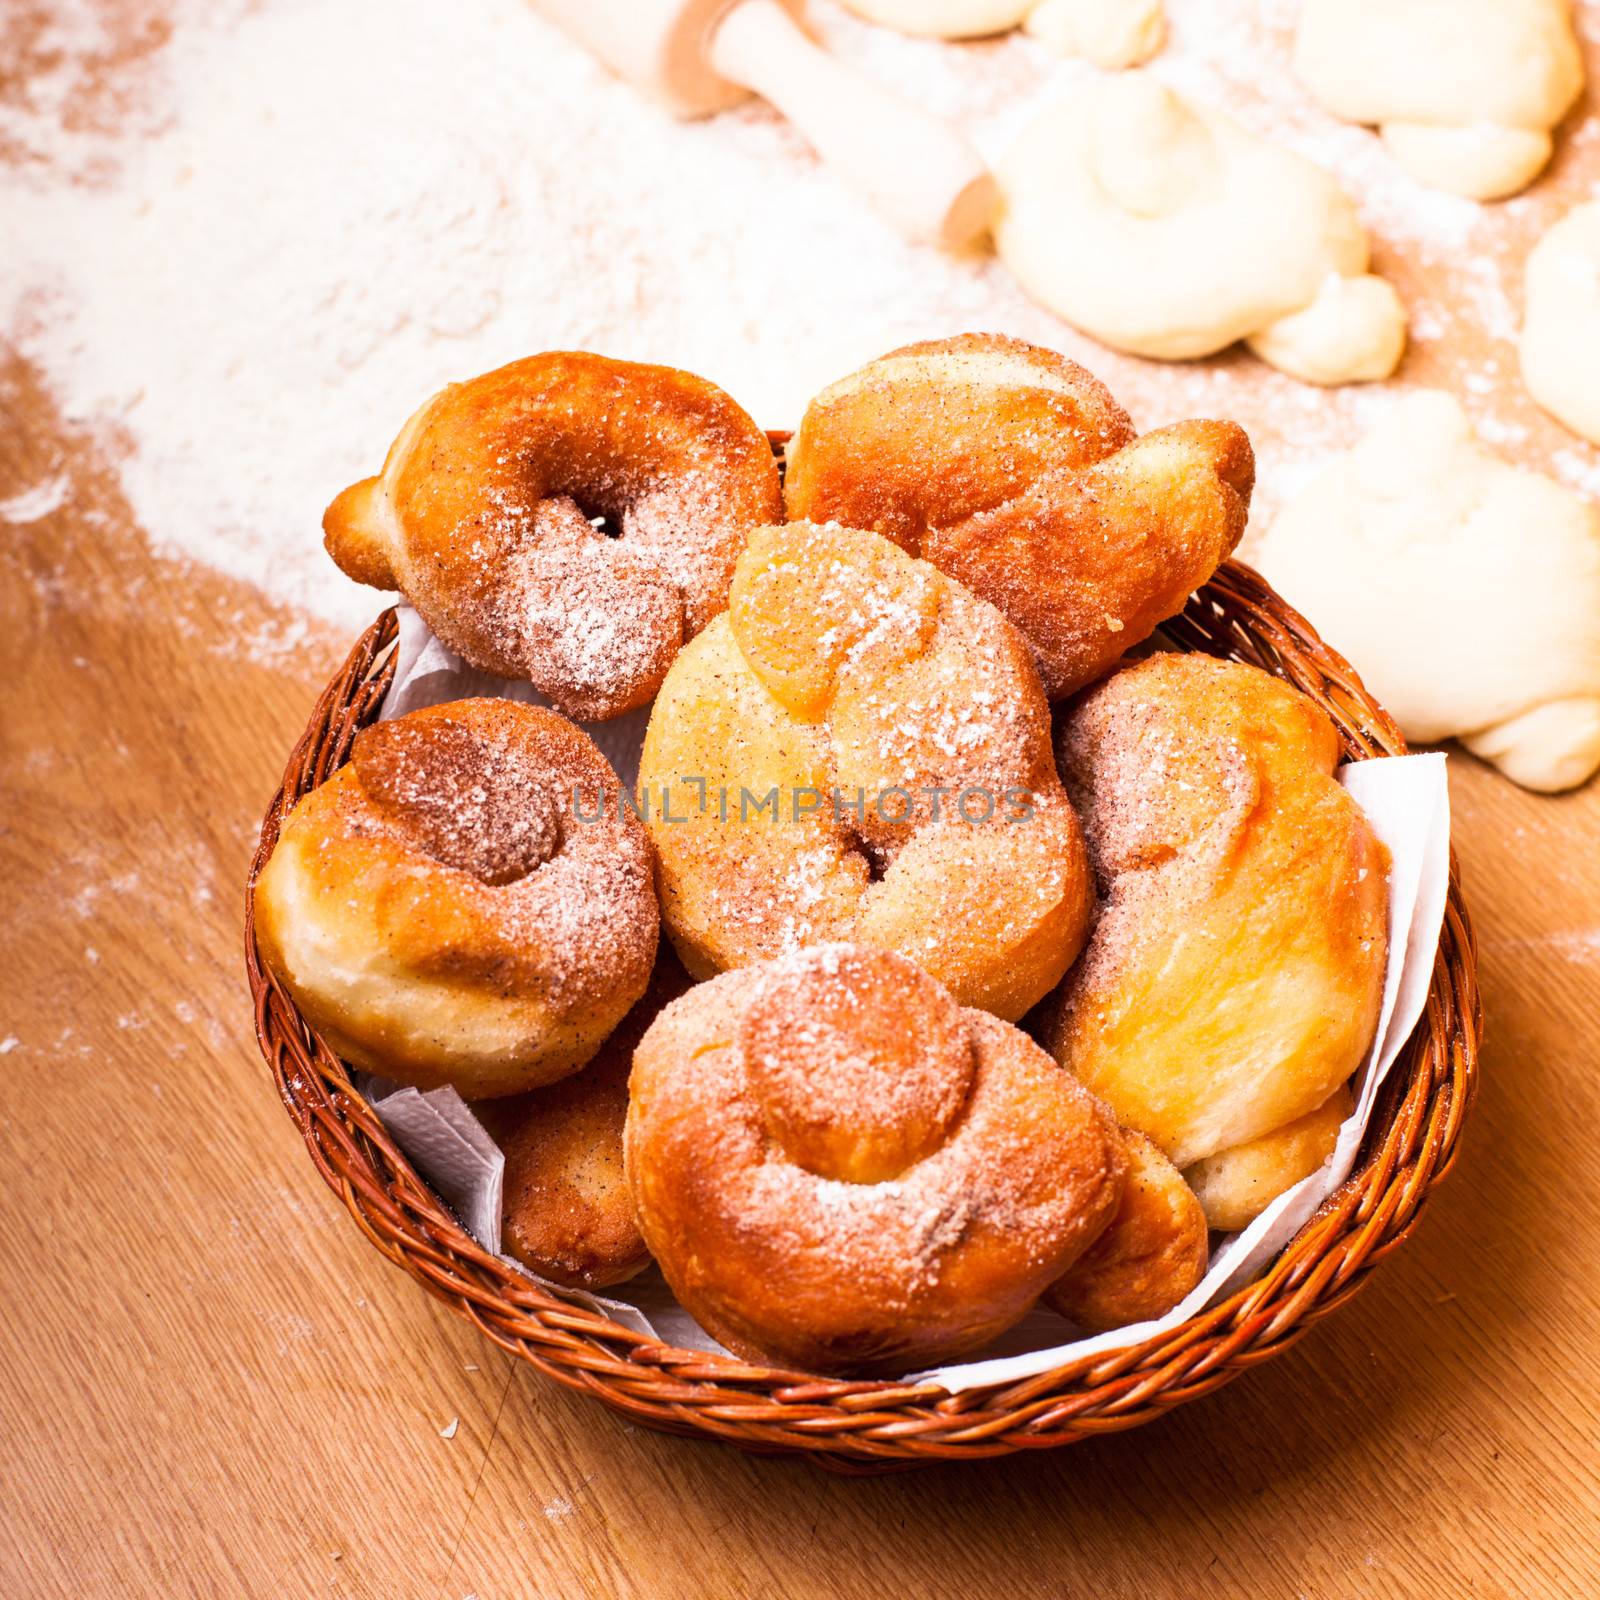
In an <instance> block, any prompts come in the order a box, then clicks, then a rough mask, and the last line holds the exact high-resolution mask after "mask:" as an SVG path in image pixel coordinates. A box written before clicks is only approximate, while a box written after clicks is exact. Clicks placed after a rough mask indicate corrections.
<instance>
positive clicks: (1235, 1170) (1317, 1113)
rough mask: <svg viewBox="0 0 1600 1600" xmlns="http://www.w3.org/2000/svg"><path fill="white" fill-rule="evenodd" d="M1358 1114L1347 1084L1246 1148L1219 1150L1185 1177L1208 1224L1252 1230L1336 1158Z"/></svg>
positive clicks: (1231, 1229) (1222, 1228) (1228, 1230)
mask: <svg viewBox="0 0 1600 1600" xmlns="http://www.w3.org/2000/svg"><path fill="white" fill-rule="evenodd" d="M1354 1110H1355V1098H1354V1096H1352V1095H1351V1093H1350V1089H1349V1086H1348V1085H1347V1084H1340V1085H1339V1087H1338V1088H1337V1089H1335V1090H1334V1091H1333V1093H1332V1094H1331V1095H1329V1096H1328V1098H1327V1099H1326V1100H1324V1101H1323V1102H1322V1104H1321V1105H1320V1106H1318V1107H1317V1108H1316V1109H1315V1110H1314V1111H1308V1112H1307V1113H1306V1114H1305V1115H1304V1116H1303V1117H1298V1118H1296V1120H1295V1121H1293V1122H1286V1123H1285V1124H1284V1125H1283V1126H1282V1127H1281V1128H1274V1129H1273V1130H1272V1132H1271V1133H1264V1134H1262V1135H1261V1137H1260V1138H1259V1139H1251V1140H1249V1141H1248V1142H1247V1143H1245V1144H1236V1145H1233V1146H1232V1147H1230V1148H1229V1149H1227V1150H1219V1151H1218V1152H1217V1153H1216V1155H1214V1156H1207V1157H1206V1158H1205V1159H1204V1160H1202V1161H1197V1162H1195V1163H1194V1165H1193V1166H1191V1167H1189V1168H1187V1169H1186V1170H1185V1172H1184V1174H1183V1176H1184V1178H1185V1180H1186V1181H1187V1182H1188V1184H1189V1186H1190V1188H1192V1189H1193V1190H1194V1193H1195V1196H1196V1198H1197V1199H1198V1200H1199V1202H1200V1205H1201V1207H1202V1209H1203V1210H1204V1211H1205V1214H1206V1221H1207V1222H1208V1223H1209V1224H1210V1225H1211V1226H1212V1227H1213V1228H1216V1229H1219V1230H1220V1231H1221V1232H1223V1233H1234V1232H1237V1231H1238V1230H1239V1229H1240V1228H1247V1227H1249V1225H1250V1224H1251V1223H1252V1222H1254V1221H1255V1219H1256V1217H1258V1216H1259V1215H1260V1214H1261V1212H1262V1211H1264V1210H1265V1209H1266V1207H1267V1205H1268V1204H1269V1203H1270V1202H1271V1201H1273V1200H1275V1199H1276V1198H1277V1197H1278V1196H1279V1195H1280V1194H1282V1193H1283V1192H1284V1191H1285V1190H1287V1189H1292V1188H1293V1187H1294V1186H1295V1185H1296V1184H1297V1183H1299V1182H1300V1180H1301V1179H1302V1178H1309V1177H1310V1176H1311V1174H1312V1173H1313V1172H1315V1171H1316V1170H1317V1169H1318V1168H1319V1167H1320V1166H1321V1165H1322V1164H1323V1162H1325V1161H1326V1160H1327V1159H1328V1157H1329V1156H1331V1155H1332V1154H1333V1147H1334V1146H1335V1145H1336V1144H1337V1143H1338V1142H1339V1129H1340V1128H1341V1127H1342V1126H1343V1125H1344V1121H1345V1118H1346V1117H1348V1116H1349V1115H1350V1113H1351V1112H1352V1111H1354Z"/></svg>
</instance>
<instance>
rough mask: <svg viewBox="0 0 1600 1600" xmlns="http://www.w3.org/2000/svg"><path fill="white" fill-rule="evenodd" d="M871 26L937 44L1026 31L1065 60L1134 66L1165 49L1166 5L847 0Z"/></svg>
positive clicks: (1099, 0) (1144, 1)
mask: <svg viewBox="0 0 1600 1600" xmlns="http://www.w3.org/2000/svg"><path fill="white" fill-rule="evenodd" d="M844 3H845V5H847V6H848V7H849V8H850V10H852V11H854V12H855V13H856V14H857V15H858V16H862V17H865V18H866V19H867V20H868V21H869V22H880V23H882V24H883V25H884V27H886V28H895V29H898V30H899V31H900V32H901V33H916V34H922V35H925V36H927V37H930V38H935V39H976V38H981V37H982V36H983V35H985V34H991V33H1005V32H1007V31H1008V30H1009V29H1011V28H1017V27H1023V26H1026V28H1027V30H1028V32H1029V33H1031V34H1033V35H1034V37H1035V38H1037V39H1039V40H1041V41H1042V42H1043V43H1045V44H1047V45H1049V46H1050V47H1051V49H1053V50H1059V51H1060V52H1061V53H1062V54H1063V55H1072V56H1087V57H1088V59H1089V60H1091V61H1093V62H1095V63H1096V64H1097V65H1099V66H1102V67H1110V68H1116V67H1133V66H1137V65H1138V64H1139V63H1140V62H1141V61H1148V60H1149V59H1150V57H1151V56H1153V55H1154V54H1155V53H1156V51H1158V50H1159V49H1160V48H1161V41H1162V39H1163V38H1164V37H1165V36H1166V19H1165V17H1164V15H1163V13H1162V9H1161V0H844Z"/></svg>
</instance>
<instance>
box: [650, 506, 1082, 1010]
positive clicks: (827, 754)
mask: <svg viewBox="0 0 1600 1600" xmlns="http://www.w3.org/2000/svg"><path fill="white" fill-rule="evenodd" d="M639 785H640V794H641V799H642V800H643V801H644V802H645V803H646V804H647V805H648V807H649V811H650V815H649V819H648V820H649V826H650V831H651V837H652V839H653V840H654V842H655V845H656V851H657V859H658V862H659V872H660V877H659V881H660V887H661V896H662V912H663V916H664V919H665V922H666V926H667V930H668V933H669V934H670V936H671V938H672V941H673V943H674V944H675V945H676V947H677V950H678V953H679V955H680V956H681V957H682V959H683V963H684V965H685V966H686V967H687V968H688V969H689V971H690V972H691V973H693V974H694V975H695V976H696V977H701V978H703V977H709V976H711V975H712V974H713V973H716V972H719V971H722V970H724V969H726V968H728V967H737V966H744V965H746V964H748V963H750V962H753V961H760V960H764V959H767V958H768V957H771V956H775V955H779V954H781V953H782V952H783V951H785V950H788V949H793V948H796V947H798V946H802V945H806V944H816V943H820V942H822V941H826V940H838V939H848V940H851V941H854V942H856V943H859V944H868V945H872V946H874V947H876V948H880V949H886V950H897V951H899V952H900V953H901V954H903V955H907V956H909V957H911V958H912V959H913V960H914V961H916V962H917V963H918V964H919V965H921V966H923V967H924V968H926V969H927V971H929V972H931V973H932V974H933V975H934V976H935V977H936V978H938V979H939V980H940V982H942V983H944V984H945V985H946V986H947V987H948V988H949V989H950V990H951V992H952V993H953V994H954V995H955V997H956V999H957V1000H958V1001H959V1002H960V1003H961V1004H963V1005H975V1006H981V1007H982V1008H983V1009H984V1010H986V1011H993V1012H994V1013H996V1015H998V1016H1002V1017H1007V1018H1015V1017H1020V1016H1021V1015H1022V1013H1023V1012H1024V1011H1026V1010H1027V1009H1028V1007H1029V1006H1031V1005H1032V1004H1034V1002H1035V1001H1037V1000H1038V999H1040V998H1041V997H1042V996H1043V995H1045V994H1046V993H1048V992H1049V990H1050V989H1051V988H1052V987H1053V986H1054V985H1055V984H1056V983H1057V982H1058V980H1059V979H1060V977H1061V975H1062V974H1063V973H1064V972H1065V971H1066V969H1067V966H1068V964H1069V963H1070V962H1071V960H1072V958H1073V956H1074V955H1076V954H1077V951H1078V948H1079V946H1080V945H1081V943H1082V940H1083V932H1084V927H1085V922H1086V919H1087V915H1088V907H1089V899H1090V884H1089V875H1088V865H1087V861H1086V859H1085V856H1084V852H1083V842H1082V836H1081V832H1080V829H1079V827H1078V820H1077V818H1076V816H1075V815H1074V814H1073V811H1072V807H1071V806H1070V805H1069V804H1068V803H1067V799H1066V795H1065V793H1064V792H1063V790H1062V788H1061V784H1060V781H1059V779H1058V778H1057V776H1056V773H1055V769H1054V766H1053V764H1052V759H1051V754H1050V731H1049V710H1048V707H1047V706H1046V704H1045V699H1044V695H1043V692H1042V691H1041V690H1040V688H1039V680H1038V677H1037V675H1036V674H1035V673H1034V670H1033V667H1032V665H1031V664H1030V662H1029V659H1028V651H1027V647H1026V645H1025V644H1024V643H1023V640H1022V637H1021V635H1020V634H1018V633H1017V631H1016V630H1015V629H1014V628H1013V627H1012V626H1011V625H1010V624H1009V623H1008V622H1007V621H1006V620H1005V619H1004V618H1003V617H1002V616H1001V615H1000V614H999V612H997V611H996V610H994V608H993V607H992V606H988V605H986V604H984V602H983V601H981V600H978V599H976V598H974V597H973V596H972V595H970V594H969V593H968V592H967V591H966V590H965V589H963V588H962V587H961V585H960V584H959V583H956V582H954V581H953V580H951V579H949V578H946V577H945V576H943V575H942V574H941V573H940V572H939V571H938V570H937V569H936V568H934V567H932V566H930V565H929V564H928V563H927V562H925V561H918V560H916V559H915V558H914V557H912V556H908V555H906V554H905V553H904V552H903V551H901V550H899V549H897V548H896V547H895V546H894V545H892V544H891V543H890V542H889V541H888V540H887V539H881V538H879V537H878V536H877V535H876V534H870V533H861V532H857V531H855V530H853V529H847V528H839V527H813V526H812V525H810V524H809V523H791V524H789V525H788V526H787V527H778V528H763V529H760V530H758V531H757V532H756V533H755V534H753V535H752V537H751V540H750V543H749V546H748V548H747V549H746V551H745V553H744V555H743V556H741V557H740V560H739V565H738V569H737V571H736V573H735V577H734V583H733V592H732V597H731V600H730V603H729V610H728V614H727V615H726V616H725V617H719V618H718V619H717V620H716V621H715V622H714V623H712V625H711V626H710V627H709V628H707V629H706V630H705V632H704V633H702V634H701V635H700V637H699V638H698V639H696V640H695V641H694V643H693V644H691V645H690V646H689V647H688V648H687V649H686V650H684V652H683V653H682V654H681V655H680V656H679V657H678V659H677V661H676V662H675V663H674V664H673V668H672V671H671V672H670V673H669V674H668V675H667V681H666V683H665V684H663V685H662V689H661V693H660V695H659V696H658V697H657V700H656V704H655V709H654V711H653V712H652V714H651V718H650V727H649V730H648V732H647V734H646V737H645V743H644V754H643V758H642V760H641V763H640V769H639ZM746 795H748V796H749V800H748V801H746V799H745V796H746ZM835 797H837V802H838V803H837V804H836V803H835ZM767 799H770V800H771V809H763V807H762V806H761V804H760V802H762V801H764V800H767Z"/></svg>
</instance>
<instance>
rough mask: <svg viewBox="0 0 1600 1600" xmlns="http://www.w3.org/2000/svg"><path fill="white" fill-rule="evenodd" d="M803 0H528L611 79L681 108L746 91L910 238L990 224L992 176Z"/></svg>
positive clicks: (941, 239) (948, 235)
mask: <svg viewBox="0 0 1600 1600" xmlns="http://www.w3.org/2000/svg"><path fill="white" fill-rule="evenodd" d="M800 4H801V0H532V5H533V8H534V10H535V11H538V12H540V13H541V14H542V15H544V16H546V17H548V18H549V19H550V20H551V21H552V22H554V23H555V24H556V25H557V26H558V27H560V28H561V29H562V30H563V31H565V32H566V33H569V34H570V35H572V37H573V38H575V39H576V40H577V41H578V42H579V43H580V44H582V45H584V46H585V47H586V48H587V49H589V50H590V51H591V52H592V53H593V54H594V55H596V56H598V57H599V58H600V59H601V60H602V61H603V62H605V64H606V65H607V66H608V67H610V68H611V70H612V71H613V72H615V73H617V75H618V76H619V77H622V78H625V79H627V80H628V81H629V82H631V83H634V84H637V85H639V87H641V88H643V89H645V90H646V91H647V92H648V93H650V94H652V95H653V96H654V97H655V98H656V99H657V100H659V101H661V102H662V103H663V104H665V105H666V107H667V108H668V109H669V110H670V111H672V112H673V113H674V115H676V116H680V117H702V116H706V115H708V114H709V113H711V112H713V111H721V110H723V109H725V108H726V107H728V106H730V105H733V104H735V103H737V102H738V101H740V100H742V99H744V98H746V96H748V95H750V94H757V95H760V96H761V97H762V98H763V99H765V100H768V101H770V102H771V103H772V104H773V105H774V106H776V107H777V108H778V110H780V111H781V112H782V113H783V114H784V115H785V116H786V117H788V119H789V120H790V121H791V122H792V123H794V125H795V126H796V127H797V128H798V129H799V130H800V131H801V132H802V133H803V134H804V135H805V136H806V138H807V139H808V140H809V141H810V142H811V145H812V146H813V148H814V149H815V150H816V151H817V153H818V154H819V155H820V156H821V157H822V158H823V159H824V160H825V161H827V162H829V163H830V164H831V165H832V166H833V167H835V168H836V169H837V170H838V171H839V172H840V173H841V174H842V175H843V176H844V177H845V178H846V179H847V180H848V181H849V182H850V183H852V184H853V185H854V186H855V187H856V188H857V189H859V190H861V191H862V192H863V193H865V194H866V196H867V197H868V198H869V199H870V200H871V201H872V202H873V203H874V204H875V205H876V206H878V208H879V209H880V210H882V211H883V212H885V213H886V214H887V215H888V216H889V218H890V219H891V220H892V221H894V222H895V223H896V224H898V226H899V227H900V228H901V229H902V230H903V231H904V232H905V233H907V234H908V235H910V237H912V238H913V239H918V240H923V241H929V242H932V243H935V244H939V245H943V246H944V247H945V248H947V249H952V250H954V249H960V248H962V247H963V246H965V245H969V244H971V243H973V241H974V240H975V239H977V237H978V236H979V235H980V234H982V233H983V231H984V230H985V229H986V228H987V227H988V226H989V222H990V219H991V217H992V215H993V210H994V203H995V187H994V180H993V178H991V177H990V175H989V173H988V171H987V170H986V168H985V167H984V165H983V162H982V161H981V160H980V159H979V157H978V154H977V152H976V151H975V150H974V149H973V148H972V147H971V145H969V144H968V143H967V141H966V140H965V139H963V138H962V137H961V135H960V134H959V133H957V132H956V131H955V129H954V128H952V127H950V126H949V125H948V124H947V123H944V122H941V121H940V120H939V119H938V118H937V117H933V116H930V115H929V114H928V113H927V112H925V111H923V110H921V109H920V108H918V107H916V106H912V105H910V104H908V103H907V102H905V101H903V100H900V99H899V98H897V97H896V96H894V95H892V94H890V93H889V92H888V91H887V90H885V89H882V88H880V87H879V86H878V85H877V84H876V83H873V82H872V81H871V80H870V79H868V78H863V77H862V76H861V75H860V74H859V73H856V72H853V71H851V70H850V69H849V68H848V67H846V66H844V65H843V64H842V63H841V62H839V61H837V60H835V59H834V57H833V56H831V55H829V54H828V52H827V51H826V50H824V49H822V48H821V47H820V46H819V45H818V44H817V43H816V42H815V41H814V40H813V39H812V38H811V37H810V36H809V35H808V34H807V33H806V32H805V31H804V29H803V28H801V26H800V24H799V22H798V21H797V20H796V15H797V13H798V9H799V6H800Z"/></svg>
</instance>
